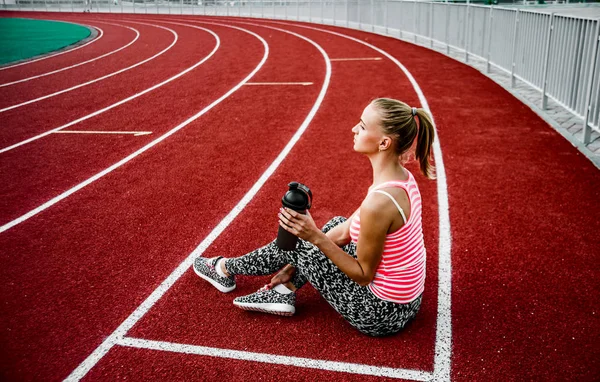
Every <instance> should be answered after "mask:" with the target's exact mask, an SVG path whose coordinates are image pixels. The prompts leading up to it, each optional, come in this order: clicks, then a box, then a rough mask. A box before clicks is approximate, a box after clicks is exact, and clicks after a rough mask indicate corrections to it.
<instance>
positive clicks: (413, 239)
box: [350, 170, 426, 304]
mask: <svg viewBox="0 0 600 382" xmlns="http://www.w3.org/2000/svg"><path fill="white" fill-rule="evenodd" d="M407 171H408V170H407ZM391 187H400V188H402V189H404V191H406V193H407V194H408V198H409V201H410V217H409V219H408V221H407V222H405V224H404V225H403V226H402V227H400V229H398V230H397V231H396V232H392V233H390V234H388V235H387V236H386V239H385V245H384V248H383V255H382V256H381V262H380V263H379V266H378V267H377V270H376V272H375V277H374V278H373V281H372V282H371V283H370V284H369V286H368V287H369V289H370V290H371V291H372V292H373V294H374V295H375V296H377V297H379V298H380V299H382V300H386V301H392V302H396V303H400V304H406V303H409V302H411V301H413V300H414V299H416V298H417V297H419V295H421V293H423V289H424V287H425V259H426V251H425V243H424V242H423V226H422V223H421V194H420V192H419V187H418V186H417V182H416V181H415V178H414V177H413V175H412V174H411V173H410V172H409V173H408V180H406V181H391V182H386V183H382V184H380V185H379V186H377V187H375V188H373V189H372V190H370V191H369V194H370V193H372V192H374V191H375V190H379V189H382V188H391ZM359 232H360V210H358V211H357V213H356V214H355V215H354V218H353V219H352V222H351V223H350V238H351V240H352V241H353V242H354V243H358V234H359Z"/></svg>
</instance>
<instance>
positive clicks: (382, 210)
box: [194, 98, 435, 336]
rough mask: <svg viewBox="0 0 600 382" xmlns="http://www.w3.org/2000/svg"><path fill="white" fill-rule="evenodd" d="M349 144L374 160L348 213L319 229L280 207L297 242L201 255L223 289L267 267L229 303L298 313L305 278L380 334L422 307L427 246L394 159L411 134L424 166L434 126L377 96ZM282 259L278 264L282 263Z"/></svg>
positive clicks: (416, 197) (360, 325) (411, 192)
mask: <svg viewBox="0 0 600 382" xmlns="http://www.w3.org/2000/svg"><path fill="white" fill-rule="evenodd" d="M352 132H353V133H354V150H355V151H357V152H359V153H362V154H365V155H366V156H367V157H368V158H369V160H370V161H371V166H372V168H373V185H372V186H371V187H370V188H369V193H368V194H367V196H366V197H365V199H364V201H363V202H362V204H361V206H360V208H359V209H357V210H356V211H355V212H354V214H352V216H351V217H350V219H349V220H346V219H345V218H342V217H336V218H333V219H332V220H330V221H329V222H328V223H327V224H326V225H325V227H324V228H323V230H322V231H321V230H319V229H318V228H317V227H316V226H315V223H314V221H313V219H312V217H311V215H310V213H308V212H307V214H306V215H303V214H299V213H297V212H295V211H293V210H291V209H287V208H282V209H281V210H280V213H279V224H280V225H281V226H282V227H283V228H284V229H285V230H286V231H288V232H291V233H292V234H294V235H296V236H298V237H299V238H300V240H298V244H297V247H296V250H293V251H283V250H281V249H279V247H277V245H276V244H275V242H272V243H270V244H267V245H266V246H264V247H262V248H259V249H257V250H255V251H252V252H250V253H248V254H246V255H245V256H241V257H236V258H230V259H225V258H223V257H216V258H210V259H207V258H203V257H199V258H197V259H196V260H195V262H194V271H195V272H196V273H197V274H198V275H199V276H200V277H202V278H203V279H205V280H207V281H209V282H210V283H211V284H212V285H213V286H215V287H216V288H217V289H218V290H220V291H221V292H230V291H232V290H233V289H235V286H236V284H235V279H234V277H235V275H268V274H272V273H274V272H276V271H278V270H281V271H280V272H279V273H278V274H277V275H276V276H275V277H273V279H272V280H271V283H270V284H268V285H266V286H265V287H263V288H262V289H260V290H259V291H258V292H255V293H253V294H250V295H247V296H243V297H238V298H236V299H235V300H234V304H235V305H236V306H238V307H240V308H242V309H246V310H258V311H263V312H268V313H274V314H280V315H292V314H293V313H294V312H295V307H294V303H295V291H296V290H297V289H298V288H300V287H302V286H303V285H304V284H305V283H306V282H307V281H308V282H310V283H311V284H312V285H313V287H314V288H315V289H316V290H317V291H318V292H319V293H320V294H321V296H323V298H325V300H327V302H328V303H329V304H330V305H331V306H332V307H333V308H334V309H335V310H336V311H337V312H339V313H340V314H341V315H342V316H343V317H344V318H345V319H346V320H347V321H348V322H349V323H350V324H351V325H352V326H354V327H355V328H357V329H358V330H359V331H361V332H363V333H365V334H368V335H372V336H382V335H388V334H392V333H396V332H398V331H400V330H401V329H402V328H403V327H404V326H405V325H406V323H407V322H408V321H410V320H411V319H412V318H413V317H414V316H415V315H416V313H417V311H418V310H419V307H420V306H421V295H422V293H423V289H424V283H425V246H424V243H423V230H422V224H421V195H420V193H419V189H418V187H417V183H416V182H415V179H414V177H413V175H412V174H411V173H410V172H409V171H408V170H406V169H405V168H404V166H403V161H402V160H401V158H405V157H406V154H407V153H408V152H409V151H410V150H411V147H412V146H413V143H415V141H416V144H415V149H414V151H415V157H416V159H417V160H418V161H419V162H420V168H421V171H422V172H423V174H424V175H425V176H427V177H428V178H433V174H432V171H433V168H432V166H431V164H430V163H429V156H430V151H431V144H432V142H433V139H434V134H435V132H434V128H433V124H432V122H431V119H430V117H429V115H428V114H427V112H426V111H425V110H423V109H417V108H411V107H409V106H408V105H406V104H405V103H402V102H400V101H396V100H392V99H386V98H380V99H376V100H374V101H373V102H371V103H370V104H369V105H368V106H367V107H366V108H365V109H364V111H363V113H362V117H361V119H360V122H359V123H358V124H357V125H356V126H354V127H353V128H352ZM282 268H283V269H282Z"/></svg>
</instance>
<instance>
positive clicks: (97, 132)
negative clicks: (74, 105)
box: [54, 130, 152, 137]
mask: <svg viewBox="0 0 600 382" xmlns="http://www.w3.org/2000/svg"><path fill="white" fill-rule="evenodd" d="M54 134H119V135H120V134H132V135H133V136H136V137H137V136H139V135H149V134H152V131H91V130H61V131H55V132H54Z"/></svg>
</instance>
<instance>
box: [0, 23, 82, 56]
mask: <svg viewBox="0 0 600 382" xmlns="http://www.w3.org/2000/svg"><path fill="white" fill-rule="evenodd" d="M90 33H91V32H90V30H89V29H88V28H86V27H83V26H80V25H76V24H70V23H64V22H59V21H46V20H31V19H19V18H0V36H2V38H0V65H4V64H7V63H9V62H13V61H19V60H23V59H27V58H31V57H35V56H39V55H41V54H45V53H49V52H52V51H55V50H58V49H61V48H64V47H66V46H69V45H72V44H74V43H76V42H78V41H81V40H83V39H84V38H86V37H89V35H90Z"/></svg>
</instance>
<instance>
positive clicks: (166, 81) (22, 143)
mask: <svg viewBox="0 0 600 382" xmlns="http://www.w3.org/2000/svg"><path fill="white" fill-rule="evenodd" d="M178 25H183V26H188V27H190V28H195V29H200V30H203V31H206V32H208V33H210V34H212V35H213V37H214V38H215V39H216V41H217V44H216V45H215V47H214V48H213V50H212V52H210V54H209V55H208V56H206V57H204V58H203V59H202V60H200V61H199V62H197V63H196V64H194V65H192V66H190V67H189V68H187V69H185V70H184V71H182V72H179V73H177V74H176V75H174V76H173V77H171V78H167V79H166V80H164V81H163V82H161V83H158V84H156V85H154V86H151V87H149V88H147V89H145V90H143V91H141V92H139V93H136V94H134V95H132V96H129V97H127V98H124V99H122V100H120V101H119V102H116V103H113V104H112V105H108V106H107V107H105V108H103V109H100V110H96V111H95V112H93V113H90V114H88V115H85V116H83V117H81V118H78V119H76V120H73V121H71V122H69V123H66V124H64V125H62V126H59V127H57V128H55V129H52V130H48V131H46V132H45V133H42V134H39V135H36V136H34V137H31V138H28V139H25V140H24V141H21V142H18V143H15V144H14V145H11V146H7V147H4V148H3V149H0V154H2V153H5V152H7V151H10V150H12V149H15V148H17V147H19V146H23V145H25V144H27V143H31V142H33V141H36V140H38V139H40V138H43V137H46V136H48V135H50V134H53V133H56V132H57V131H59V130H62V129H65V128H67V127H71V126H73V125H76V124H78V123H79V122H83V121H85V120H86V119H90V118H92V117H95V116H97V115H100V114H102V113H104V112H106V111H108V110H110V109H114V108H115V107H117V106H120V105H123V104H124V103H127V102H129V101H131V100H133V99H136V98H137V97H140V96H142V95H144V94H146V93H149V92H151V91H153V90H156V89H158V88H159V87H161V86H163V85H165V84H167V83H169V82H171V81H173V80H176V79H177V78H179V77H181V76H183V75H184V74H186V73H188V72H189V71H191V70H193V69H195V68H196V67H198V66H199V65H202V64H203V63H204V62H206V60H208V59H209V58H211V57H212V56H213V55H214V54H215V52H216V51H217V49H219V46H220V40H219V36H217V35H216V34H215V33H214V32H213V31H211V30H209V29H205V28H201V27H197V26H195V25H187V24H178ZM0 232H2V231H0Z"/></svg>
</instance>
